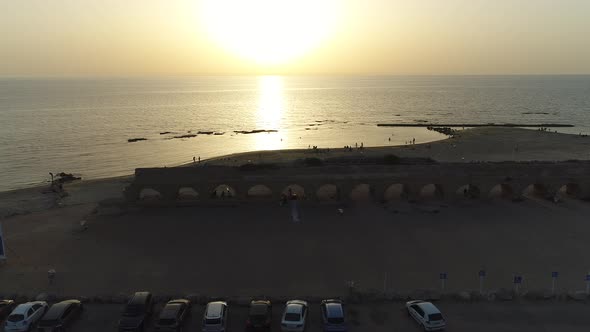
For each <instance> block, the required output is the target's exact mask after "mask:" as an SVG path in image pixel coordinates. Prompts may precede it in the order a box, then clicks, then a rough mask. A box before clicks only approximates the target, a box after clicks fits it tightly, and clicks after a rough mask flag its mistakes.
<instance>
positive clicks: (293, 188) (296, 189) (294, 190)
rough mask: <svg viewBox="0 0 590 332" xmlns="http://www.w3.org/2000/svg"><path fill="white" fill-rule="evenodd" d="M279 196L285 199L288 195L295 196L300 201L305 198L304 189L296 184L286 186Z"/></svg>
mask: <svg viewBox="0 0 590 332" xmlns="http://www.w3.org/2000/svg"><path fill="white" fill-rule="evenodd" d="M281 194H282V195H285V196H287V197H288V196H289V195H292V194H295V195H297V197H299V198H300V199H301V198H304V197H305V189H303V187H302V186H300V185H298V184H290V185H288V186H286V187H285V189H283V191H282V192H281Z"/></svg>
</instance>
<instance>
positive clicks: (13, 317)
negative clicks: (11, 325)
mask: <svg viewBox="0 0 590 332" xmlns="http://www.w3.org/2000/svg"><path fill="white" fill-rule="evenodd" d="M23 319H25V316H24V315H18V314H16V315H10V316H8V319H7V321H9V322H20V321H21V320H23Z"/></svg>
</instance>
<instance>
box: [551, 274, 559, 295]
mask: <svg viewBox="0 0 590 332" xmlns="http://www.w3.org/2000/svg"><path fill="white" fill-rule="evenodd" d="M557 277H559V272H557V271H554V272H551V294H553V295H555V285H556V284H557Z"/></svg>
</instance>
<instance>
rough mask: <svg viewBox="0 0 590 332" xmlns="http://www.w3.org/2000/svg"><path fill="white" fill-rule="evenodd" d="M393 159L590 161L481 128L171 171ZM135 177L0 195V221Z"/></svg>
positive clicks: (535, 136) (578, 151)
mask: <svg viewBox="0 0 590 332" xmlns="http://www.w3.org/2000/svg"><path fill="white" fill-rule="evenodd" d="M390 154H393V155H395V156H397V157H400V158H408V159H413V158H429V159H432V160H434V161H436V162H439V163H481V162H559V161H570V162H572V161H584V160H590V138H589V137H584V136H580V135H573V134H563V133H555V132H549V131H546V132H545V131H538V130H529V129H522V128H498V127H482V128H471V129H465V130H460V131H458V132H457V135H455V136H454V137H452V138H451V137H449V138H445V139H440V140H436V141H432V142H429V143H421V144H407V145H396V146H373V147H364V148H363V149H358V148H352V149H344V148H335V149H334V148H331V149H317V150H316V149H286V150H265V151H250V152H240V153H234V154H228V155H222V156H218V157H214V158H209V159H204V160H201V163H190V162H189V163H183V164H179V165H176V166H174V167H201V166H204V165H217V166H233V167H237V166H241V165H243V164H247V163H255V164H256V163H266V164H278V165H289V164H290V165H294V162H296V161H298V160H304V159H305V158H318V159H322V160H330V162H336V163H337V162H345V163H354V162H359V161H361V160H363V159H372V160H376V159H378V158H383V157H384V156H385V155H390ZM133 176H134V174H127V175H123V176H116V177H105V178H93V179H84V178H83V179H82V180H79V181H73V182H70V183H65V184H64V189H65V191H66V192H67V194H68V195H67V196H66V197H60V195H58V194H54V193H51V194H43V193H42V192H43V191H44V190H45V189H47V187H48V184H49V183H47V184H46V185H40V186H34V187H29V188H22V189H14V190H9V191H3V192H0V218H6V217H11V216H14V215H19V214H27V213H34V212H38V211H43V210H46V209H49V208H53V207H61V206H71V205H79V204H97V203H98V202H99V201H101V200H104V199H107V198H113V197H121V196H122V191H123V189H124V188H125V187H126V186H127V185H128V184H129V183H130V182H131V181H132V179H133Z"/></svg>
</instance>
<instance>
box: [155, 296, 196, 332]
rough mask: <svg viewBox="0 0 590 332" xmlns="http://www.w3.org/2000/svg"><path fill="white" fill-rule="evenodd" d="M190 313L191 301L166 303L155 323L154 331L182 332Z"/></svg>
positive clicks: (179, 300) (181, 300)
mask: <svg viewBox="0 0 590 332" xmlns="http://www.w3.org/2000/svg"><path fill="white" fill-rule="evenodd" d="M190 311H191V301H189V300H184V299H178V300H172V301H168V303H166V305H165V306H164V308H163V309H162V311H161V312H160V317H158V321H157V322H156V331H174V332H180V331H182V327H183V325H184V321H185V319H186V317H188V315H189V313H190Z"/></svg>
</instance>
